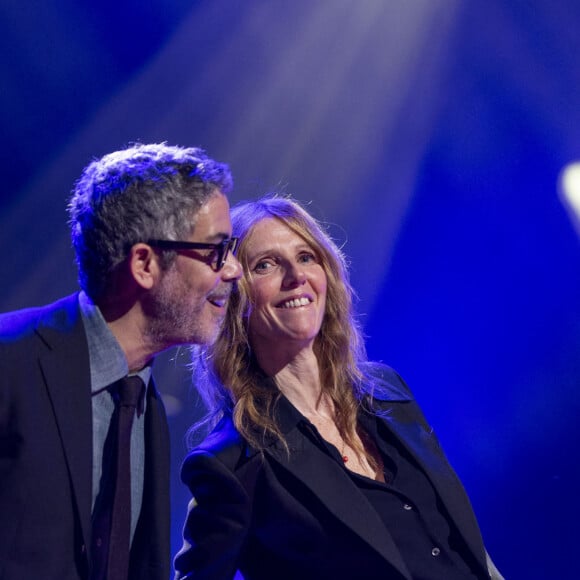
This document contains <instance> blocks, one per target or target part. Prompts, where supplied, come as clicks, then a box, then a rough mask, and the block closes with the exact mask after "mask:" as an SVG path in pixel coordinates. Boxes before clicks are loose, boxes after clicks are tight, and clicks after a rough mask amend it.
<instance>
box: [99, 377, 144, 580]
mask: <svg viewBox="0 0 580 580" xmlns="http://www.w3.org/2000/svg"><path fill="white" fill-rule="evenodd" d="M117 385H118V389H117V397H116V398H117V408H116V410H115V413H114V415H113V421H112V423H113V424H114V427H116V433H115V437H114V438H113V440H112V443H113V448H112V453H110V454H109V457H108V459H105V462H104V471H107V472H109V473H108V474H107V476H108V479H109V484H108V486H109V488H108V489H105V490H104V493H103V494H102V497H100V498H99V505H98V506H95V513H94V515H93V546H92V547H93V568H94V570H93V575H92V578H93V580H127V578H128V573H129V550H130V535H131V428H132V426H133V419H134V417H135V409H136V408H137V405H138V404H139V400H140V397H141V393H142V391H143V381H142V380H141V379H140V378H139V377H138V376H131V377H125V378H124V379H121V380H120V381H119V382H118V383H117ZM106 451H107V450H105V453H106ZM105 457H106V455H105ZM108 462H109V465H107V463H108Z"/></svg>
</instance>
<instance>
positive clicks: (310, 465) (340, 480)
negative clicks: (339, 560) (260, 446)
mask: <svg viewBox="0 0 580 580" xmlns="http://www.w3.org/2000/svg"><path fill="white" fill-rule="evenodd" d="M286 441H287V443H288V445H289V447H290V450H291V452H290V457H288V454H287V452H286V450H285V449H284V448H283V446H282V445H280V444H279V443H276V444H274V445H273V446H272V447H270V448H268V450H267V451H268V452H269V453H270V454H271V455H272V456H273V457H274V458H275V459H276V460H277V461H278V462H279V463H280V464H282V465H283V466H284V467H285V468H286V469H287V470H288V471H290V472H291V473H292V474H293V475H294V476H295V477H297V478H299V479H300V480H301V481H302V482H303V483H304V484H305V485H307V486H308V487H309V488H310V489H311V490H312V492H313V493H314V494H315V495H316V496H317V497H318V499H319V500H320V501H321V502H322V503H323V504H324V505H325V506H326V507H327V508H328V509H329V510H330V512H331V513H333V514H334V515H335V516H336V517H337V518H338V519H339V520H341V521H342V522H343V523H344V524H345V525H346V526H348V527H349V528H351V529H352V530H353V531H354V532H355V533H356V534H357V535H359V536H360V537H361V538H362V539H363V540H364V541H365V542H366V543H367V544H369V545H370V546H371V547H372V548H373V549H374V550H376V551H377V552H378V553H379V554H380V555H381V556H383V558H385V559H386V560H387V561H388V562H389V563H390V564H391V565H392V566H393V567H394V568H396V569H397V570H398V571H399V572H400V574H401V575H402V576H403V577H404V578H409V579H410V574H409V571H408V570H407V568H406V566H405V564H404V562H403V560H402V558H401V555H400V553H399V551H398V549H397V547H396V546H395V543H394V541H393V539H392V537H391V535H390V534H389V533H388V531H387V529H386V527H385V526H384V524H383V522H382V521H381V519H380V518H379V516H378V514H377V513H376V511H375V510H374V509H373V508H372V506H371V505H370V504H369V502H368V501H367V499H366V498H365V497H364V495H363V494H362V493H360V492H359V491H358V490H357V489H356V487H355V486H354V485H353V483H352V480H351V479H350V477H349V476H348V474H347V473H346V471H345V470H344V469H342V468H341V467H340V466H339V465H338V464H337V463H336V461H335V460H334V459H333V458H332V457H331V456H329V455H328V454H327V453H325V452H324V451H323V450H321V449H319V448H318V447H317V446H316V445H314V444H313V443H312V442H311V441H309V440H308V438H307V437H306V436H305V435H304V434H302V433H301V432H300V430H299V429H298V427H295V428H294V429H292V430H291V431H290V432H288V433H287V434H286ZM306 447H307V448H308V449H307V452H305V448H306ZM353 491H354V493H353Z"/></svg>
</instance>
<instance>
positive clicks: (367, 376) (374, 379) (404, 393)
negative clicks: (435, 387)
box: [360, 361, 414, 401]
mask: <svg viewBox="0 0 580 580" xmlns="http://www.w3.org/2000/svg"><path fill="white" fill-rule="evenodd" d="M360 370H361V371H362V374H363V377H364V378H363V382H362V384H361V391H362V393H363V394H364V395H370V396H371V397H372V398H373V399H377V400H379V401H412V400H413V398H414V397H413V394H412V393H411V390H410V389H409V387H408V386H407V383H405V381H404V380H403V379H402V377H401V376H400V375H399V373H397V371H395V370H394V369H393V368H392V367H390V366H388V365H386V364H384V363H381V362H374V361H368V362H365V363H363V364H362V365H361V366H360Z"/></svg>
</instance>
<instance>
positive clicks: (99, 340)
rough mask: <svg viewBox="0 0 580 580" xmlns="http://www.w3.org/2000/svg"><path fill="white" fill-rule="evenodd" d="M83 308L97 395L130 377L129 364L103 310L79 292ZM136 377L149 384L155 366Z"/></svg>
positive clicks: (82, 312)
mask: <svg viewBox="0 0 580 580" xmlns="http://www.w3.org/2000/svg"><path fill="white" fill-rule="evenodd" d="M79 305H80V310H81V316H82V319H83V324H84V326H85V333H86V335H87V343H88V346H89V358H90V365H91V392H92V393H96V392H98V391H101V390H103V389H105V388H106V387H108V386H109V385H111V384H112V383H114V382H116V381H118V380H119V379H122V378H123V377H124V376H126V375H127V374H129V365H128V364H127V359H126V357H125V353H124V352H123V349H122V348H121V345H120V344H119V343H118V342H117V339H116V338H115V336H114V335H113V333H112V332H111V330H110V328H109V326H108V325H107V323H106V321H105V319H104V318H103V315H102V313H101V311H100V309H99V307H98V306H97V305H96V304H95V303H94V302H93V301H92V300H91V299H90V298H89V297H88V296H87V295H86V294H85V293H84V292H80V293H79ZM135 374H137V375H139V376H140V377H141V378H142V379H143V382H144V383H145V385H147V384H148V383H149V379H150V378H151V366H150V365H147V366H146V367H144V368H143V369H141V370H140V371H139V372H138V373H135Z"/></svg>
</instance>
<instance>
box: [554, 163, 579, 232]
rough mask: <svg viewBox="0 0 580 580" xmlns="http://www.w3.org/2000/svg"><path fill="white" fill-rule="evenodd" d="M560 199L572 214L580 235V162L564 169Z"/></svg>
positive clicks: (561, 174) (560, 184) (561, 177)
mask: <svg viewBox="0 0 580 580" xmlns="http://www.w3.org/2000/svg"><path fill="white" fill-rule="evenodd" d="M559 186H560V187H559V190H560V197H561V198H562V202H563V203H564V205H565V206H566V208H567V209H568V211H569V212H570V216H571V218H572V221H573V222H574V225H575V226H576V228H577V229H578V232H579V233H580V162H579V161H576V162H574V163H570V164H568V165H566V166H565V167H564V169H562V172H561V173H560V183H559Z"/></svg>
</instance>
